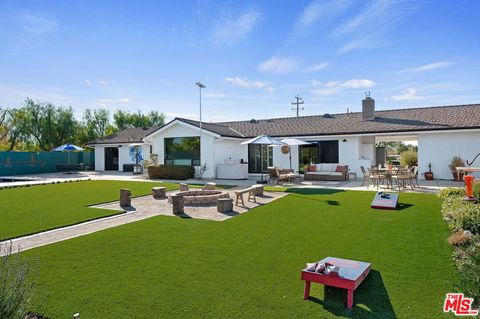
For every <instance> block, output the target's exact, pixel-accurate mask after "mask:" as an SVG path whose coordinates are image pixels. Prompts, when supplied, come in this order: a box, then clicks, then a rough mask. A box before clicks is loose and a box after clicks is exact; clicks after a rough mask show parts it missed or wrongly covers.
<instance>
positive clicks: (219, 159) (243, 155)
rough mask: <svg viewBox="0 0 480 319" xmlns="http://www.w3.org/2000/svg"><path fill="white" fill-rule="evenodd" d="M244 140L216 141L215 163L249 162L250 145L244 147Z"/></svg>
mask: <svg viewBox="0 0 480 319" xmlns="http://www.w3.org/2000/svg"><path fill="white" fill-rule="evenodd" d="M242 142H243V140H238V139H222V138H221V139H217V140H216V141H215V163H216V164H222V163H223V162H224V160H226V159H232V160H241V159H243V161H244V162H248V145H242V144H241V143H242Z"/></svg>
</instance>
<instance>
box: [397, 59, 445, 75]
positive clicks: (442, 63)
mask: <svg viewBox="0 0 480 319" xmlns="http://www.w3.org/2000/svg"><path fill="white" fill-rule="evenodd" d="M450 65H453V62H450V61H439V62H433V63H429V64H425V65H421V66H419V67H416V68H411V69H406V70H403V71H401V73H404V72H415V73H416V72H425V71H431V70H436V69H441V68H445V67H447V66H450Z"/></svg>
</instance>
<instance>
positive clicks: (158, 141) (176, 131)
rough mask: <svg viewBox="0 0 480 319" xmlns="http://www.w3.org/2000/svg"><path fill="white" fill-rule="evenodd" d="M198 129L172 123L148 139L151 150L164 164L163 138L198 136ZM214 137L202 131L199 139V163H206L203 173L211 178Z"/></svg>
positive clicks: (213, 172)
mask: <svg viewBox="0 0 480 319" xmlns="http://www.w3.org/2000/svg"><path fill="white" fill-rule="evenodd" d="M199 135H200V130H199V129H198V128H193V127H189V126H187V125H183V124H174V125H172V126H170V127H167V128H165V129H163V130H162V131H161V132H160V133H158V134H156V135H154V136H152V137H151V138H149V139H148V142H151V143H152V145H153V152H154V153H156V154H157V155H158V161H159V163H160V164H164V160H165V146H164V139H165V138H169V137H193V136H199ZM214 139H215V137H214V136H212V135H211V134H210V133H208V132H206V131H203V133H202V138H201V141H200V161H201V164H202V165H203V164H205V163H206V164H207V170H206V171H205V173H204V174H203V177H205V178H213V177H214V175H215V145H214Z"/></svg>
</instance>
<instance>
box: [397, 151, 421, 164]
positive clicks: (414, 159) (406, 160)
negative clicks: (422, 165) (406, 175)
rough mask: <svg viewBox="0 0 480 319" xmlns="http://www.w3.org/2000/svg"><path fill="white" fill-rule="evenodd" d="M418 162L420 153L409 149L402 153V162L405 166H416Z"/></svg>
mask: <svg viewBox="0 0 480 319" xmlns="http://www.w3.org/2000/svg"><path fill="white" fill-rule="evenodd" d="M417 163H418V153H417V152H416V151H414V150H408V151H405V152H403V153H401V154H400V164H402V165H403V166H415V165H417Z"/></svg>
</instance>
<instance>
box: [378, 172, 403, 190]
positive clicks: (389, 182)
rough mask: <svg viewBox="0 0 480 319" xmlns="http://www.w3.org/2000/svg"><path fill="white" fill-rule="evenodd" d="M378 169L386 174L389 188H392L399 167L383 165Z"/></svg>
mask: <svg viewBox="0 0 480 319" xmlns="http://www.w3.org/2000/svg"><path fill="white" fill-rule="evenodd" d="M378 170H379V171H380V172H381V173H382V174H384V175H385V178H386V180H387V189H389V188H392V187H393V183H392V176H393V175H394V174H395V173H396V172H397V171H398V168H393V167H392V168H388V167H381V168H378Z"/></svg>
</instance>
